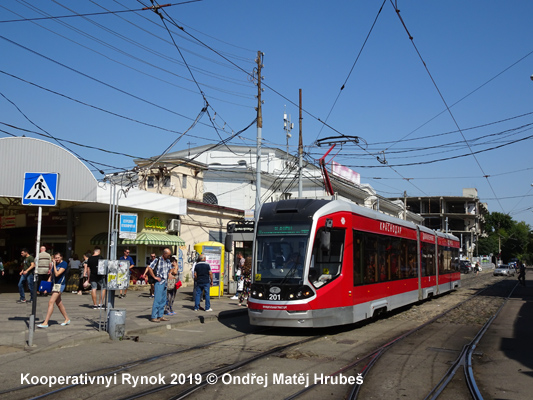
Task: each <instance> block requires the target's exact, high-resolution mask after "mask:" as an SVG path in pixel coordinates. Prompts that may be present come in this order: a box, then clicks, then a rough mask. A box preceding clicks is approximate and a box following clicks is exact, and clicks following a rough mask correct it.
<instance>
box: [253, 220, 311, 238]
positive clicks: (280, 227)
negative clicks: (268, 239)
mask: <svg viewBox="0 0 533 400" xmlns="http://www.w3.org/2000/svg"><path fill="white" fill-rule="evenodd" d="M310 230H311V226H310V225H309V224H281V223H280V224H265V225H262V224H261V225H259V226H258V227H257V235H261V236H269V235H291V236H292V235H298V236H307V235H309V231H310Z"/></svg>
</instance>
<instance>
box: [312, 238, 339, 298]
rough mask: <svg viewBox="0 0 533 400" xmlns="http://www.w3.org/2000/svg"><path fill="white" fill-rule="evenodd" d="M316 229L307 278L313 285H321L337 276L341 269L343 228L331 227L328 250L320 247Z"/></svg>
mask: <svg viewBox="0 0 533 400" xmlns="http://www.w3.org/2000/svg"><path fill="white" fill-rule="evenodd" d="M323 229H324V228H321V229H319V230H318V232H317V235H316V240H315V243H314V246H313V256H312V257H313V260H314V262H313V265H312V266H311V268H310V270H309V280H310V281H311V282H312V283H313V285H314V286H315V287H317V288H318V287H321V286H323V285H326V284H328V283H329V282H331V281H333V280H334V279H335V278H337V277H338V276H339V275H340V273H341V269H342V255H343V251H344V236H345V230H344V229H332V230H331V241H330V245H331V246H330V250H329V251H326V250H323V249H322V246H321V242H320V232H321V231H322V230H323Z"/></svg>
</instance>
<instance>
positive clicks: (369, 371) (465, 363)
mask: <svg viewBox="0 0 533 400" xmlns="http://www.w3.org/2000/svg"><path fill="white" fill-rule="evenodd" d="M496 285H499V286H502V285H503V283H500V282H498V283H496V284H495V285H493V286H491V287H488V288H485V289H483V290H480V291H479V292H477V293H476V294H475V296H472V297H471V298H469V299H466V300H464V301H462V302H461V303H459V304H457V305H456V306H454V307H453V308H451V309H449V310H446V311H445V312H443V313H441V314H439V315H437V316H436V317H434V318H432V319H431V320H430V321H427V322H426V323H424V324H422V325H420V326H419V327H417V328H415V329H413V330H412V331H409V332H407V333H406V334H405V335H402V336H401V337H399V338H397V340H396V339H395V340H393V341H392V343H391V344H396V343H398V342H399V341H400V340H401V339H403V338H405V337H407V336H410V335H412V334H413V333H415V332H417V331H420V330H421V329H423V328H425V327H427V326H429V325H431V324H433V323H435V322H437V321H439V320H440V319H442V318H443V317H444V316H446V315H448V314H449V313H450V312H452V311H454V310H457V309H458V308H459V307H461V306H464V305H465V304H466V303H467V302H469V301H471V300H473V299H474V298H476V297H477V296H479V295H482V294H483V292H485V291H486V290H488V289H490V288H492V287H494V286H496ZM515 288H516V284H515V285H514V286H513V288H512V289H511V291H510V293H509V294H508V295H507V296H501V297H502V298H504V300H503V301H502V304H501V305H500V307H499V308H498V310H497V311H496V312H495V313H493V315H492V316H491V317H490V318H489V319H488V320H487V321H486V322H485V324H484V325H483V326H482V328H481V329H479V330H478V331H477V333H476V334H475V335H474V338H473V339H472V340H471V341H469V342H468V343H466V344H465V345H464V346H463V348H462V350H461V351H460V353H459V356H458V357H457V358H456V359H455V360H454V361H453V362H452V365H451V367H450V368H448V369H447V370H446V372H445V373H444V374H443V376H442V378H441V379H440V380H439V382H438V383H437V384H436V385H434V386H433V387H432V388H431V389H430V390H429V393H428V394H427V395H426V397H425V399H436V398H437V397H438V396H439V395H440V394H442V393H443V391H444V390H445V389H446V388H447V387H448V385H449V384H450V382H451V381H452V379H453V378H454V376H456V372H457V371H458V370H459V368H460V367H463V369H464V373H465V381H466V383H467V389H468V391H469V393H470V395H471V397H473V398H474V399H482V396H481V394H480V391H479V389H478V387H477V384H476V382H475V379H474V374H473V368H472V362H471V358H472V354H473V351H474V349H475V348H476V346H477V344H478V343H479V341H480V340H481V338H482V337H483V335H484V334H485V332H486V331H487V330H488V328H489V327H490V325H491V324H492V322H493V321H494V319H495V318H496V317H497V316H498V314H499V313H500V311H501V309H502V308H503V306H504V305H505V303H506V302H507V300H508V299H509V297H510V296H511V295H512V293H513V291H514V289H515ZM391 347H392V346H391V345H389V344H387V345H384V346H382V347H380V348H379V349H377V350H376V351H375V352H374V353H373V354H372V357H371V360H370V361H369V362H368V363H367V364H366V365H365V366H364V367H363V368H362V370H361V373H362V374H363V377H364V381H365V383H366V384H367V385H368V382H369V379H370V380H372V379H373V378H372V375H374V377H376V376H379V375H380V374H379V372H376V371H374V370H375V368H379V361H380V359H381V358H382V356H383V355H384V354H385V352H386V351H387V350H389V349H390V348H391ZM413 384H414V383H413ZM404 386H407V384H405V383H404ZM362 390H364V386H360V385H358V386H354V387H352V389H351V391H350V394H349V396H348V397H347V398H349V399H357V398H358V396H359V395H360V394H361V391H362Z"/></svg>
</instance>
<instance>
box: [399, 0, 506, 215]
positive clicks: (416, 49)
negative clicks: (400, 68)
mask: <svg viewBox="0 0 533 400" xmlns="http://www.w3.org/2000/svg"><path fill="white" fill-rule="evenodd" d="M389 2H390V4H391V5H392V6H393V7H394V10H395V11H396V15H397V16H398V18H399V20H400V22H401V24H402V25H403V27H404V29H405V32H406V33H407V35H408V36H409V40H410V41H411V44H412V45H413V47H414V49H415V51H416V53H417V54H418V57H419V59H420V61H421V62H422V64H423V65H424V68H425V70H426V72H427V74H428V75H429V77H430V79H431V81H432V82H433V85H434V87H435V89H436V90H437V92H438V94H439V96H440V98H441V100H442V102H443V103H444V105H445V107H446V109H447V111H448V114H449V115H450V117H451V119H452V120H453V122H454V124H455V126H456V127H457V129H458V130H459V132H460V134H461V136H462V137H463V140H464V141H465V143H466V144H467V146H468V148H469V149H470V153H471V155H472V157H473V158H474V160H475V162H476V164H477V165H478V167H479V169H480V170H481V172H482V173H483V176H485V179H486V181H487V184H488V185H489V187H490V189H491V191H492V193H493V194H494V196H495V197H498V196H497V195H496V191H495V190H494V187H493V186H492V183H491V182H490V180H489V178H488V175H487V174H486V173H485V171H484V170H483V167H482V166H481V163H480V162H479V160H478V158H477V157H476V155H475V154H474V152H473V150H472V149H471V148H470V144H469V143H468V140H466V137H465V135H464V133H463V132H462V130H461V127H460V126H459V123H458V122H457V120H456V119H455V116H454V115H453V113H452V111H451V109H450V107H449V106H448V103H447V102H446V99H445V98H444V96H443V94H442V92H441V91H440V89H439V87H438V85H437V82H435V79H433V76H432V74H431V72H430V71H429V68H428V66H427V64H426V62H425V61H424V59H423V57H422V54H421V53H420V51H419V50H418V48H417V46H416V44H415V42H414V38H413V36H412V35H411V33H410V32H409V29H407V25H406V24H405V22H404V20H403V18H402V16H401V15H400V10H399V9H398V7H397V5H396V4H394V3H393V1H392V0H389ZM498 204H499V205H500V208H501V209H502V211H504V212H505V209H504V208H503V205H502V204H501V202H500V201H499V200H498Z"/></svg>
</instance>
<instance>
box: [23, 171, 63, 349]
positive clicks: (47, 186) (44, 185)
mask: <svg viewBox="0 0 533 400" xmlns="http://www.w3.org/2000/svg"><path fill="white" fill-rule="evenodd" d="M58 182H59V174H57V173H47V172H25V173H24V184H23V189H22V205H24V206H38V207H39V211H38V217H37V242H36V244H35V268H34V271H33V290H32V294H31V296H32V298H33V302H32V306H31V315H30V324H29V330H30V332H29V335H28V345H29V346H33V332H34V331H35V314H36V312H37V283H38V280H39V275H38V274H37V266H38V265H39V253H40V247H41V223H42V219H43V210H42V206H52V207H53V206H55V205H56V204H57V188H58Z"/></svg>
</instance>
